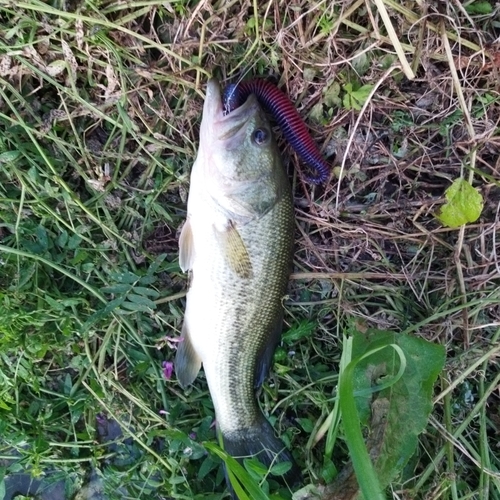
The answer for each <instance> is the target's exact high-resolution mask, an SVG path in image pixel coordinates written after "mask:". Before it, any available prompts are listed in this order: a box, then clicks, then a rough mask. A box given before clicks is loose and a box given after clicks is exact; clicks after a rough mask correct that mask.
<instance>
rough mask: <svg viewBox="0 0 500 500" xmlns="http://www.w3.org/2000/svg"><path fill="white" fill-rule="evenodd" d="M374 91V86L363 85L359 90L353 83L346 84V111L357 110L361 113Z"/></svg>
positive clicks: (344, 100)
mask: <svg viewBox="0 0 500 500" xmlns="http://www.w3.org/2000/svg"><path fill="white" fill-rule="evenodd" d="M372 89H373V85H363V86H362V87H359V88H357V89H355V88H354V86H353V84H352V83H346V84H345V85H344V91H345V93H346V94H345V96H344V99H343V101H342V102H343V104H344V107H345V108H346V109H355V110H356V111H360V110H361V108H362V107H363V105H364V104H365V102H366V100H367V99H368V96H369V95H370V92H371V91H372Z"/></svg>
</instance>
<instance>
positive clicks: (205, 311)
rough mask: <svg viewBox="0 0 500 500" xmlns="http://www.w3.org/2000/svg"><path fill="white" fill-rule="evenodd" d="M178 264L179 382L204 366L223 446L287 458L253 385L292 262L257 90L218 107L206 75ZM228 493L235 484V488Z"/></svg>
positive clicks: (283, 187) (276, 325)
mask: <svg viewBox="0 0 500 500" xmlns="http://www.w3.org/2000/svg"><path fill="white" fill-rule="evenodd" d="M187 212H188V214H187V219H186V222H185V224H184V226H183V229H182V231H181V236H180V241H179V250H180V251H179V263H180V266H181V268H182V269H183V270H185V271H189V272H190V274H191V279H190V287H189V290H188V293H187V297H186V310H185V315H184V324H183V330H182V336H183V342H181V343H180V344H179V347H178V351H177V355H176V360H175V370H176V374H177V378H178V380H179V382H180V384H181V385H182V386H183V387H185V386H187V385H189V384H190V383H192V382H193V381H194V379H195V378H196V376H197V374H198V371H199V369H200V367H201V366H202V365H203V369H204V372H205V376H206V378H207V382H208V386H209V390H210V395H211V397H212V400H213V403H214V408H215V414H216V421H217V428H218V431H219V432H220V434H221V436H222V441H223V444H224V448H225V450H226V451H227V452H228V453H229V454H230V455H232V456H233V457H236V458H239V459H241V458H242V457H246V456H253V455H256V456H257V457H258V459H259V460H261V461H262V462H263V463H264V464H265V465H266V466H271V464H273V463H276V462H279V461H289V462H291V463H292V468H291V470H290V471H289V473H288V474H287V475H285V477H284V480H285V482H286V483H287V484H289V485H291V484H292V483H293V482H295V481H296V479H297V478H298V477H299V475H300V473H299V471H298V468H297V466H296V465H295V463H294V461H293V458H292V455H291V453H290V452H289V451H288V450H286V448H285V446H284V444H283V443H282V441H281V440H280V439H278V438H277V437H276V436H275V435H274V430H273V428H272V426H271V425H270V424H269V422H268V421H267V420H266V418H265V417H264V415H263V414H262V412H261V410H260V409H259V406H258V403H257V400H256V396H255V389H256V387H257V386H259V385H260V384H261V383H262V381H263V379H264V377H265V376H266V374H267V372H268V369H269V367H270V365H271V363H272V356H273V353H274V350H275V348H276V345H277V343H278V342H279V339H280V335H281V328H282V319H283V305H282V300H283V297H284V296H285V294H286V289H287V284H288V280H289V275H290V271H291V265H292V256H293V233H294V215H293V202H292V194H291V188H290V184H289V181H288V179H287V177H286V173H285V170H284V168H283V165H282V163H281V158H280V155H279V152H278V149H277V146H276V143H275V142H274V138H273V137H272V132H271V128H270V125H269V123H268V120H267V118H266V116H265V113H264V112H263V111H262V109H261V107H260V105H259V104H258V102H257V100H256V99H255V96H253V95H252V96H250V97H249V98H248V99H247V101H246V102H245V103H244V104H242V105H241V106H240V107H238V108H237V109H235V110H234V111H232V112H231V113H229V114H227V115H224V113H223V108H222V99H221V93H220V88H219V85H218V83H217V82H216V81H215V80H210V81H209V83H208V87H207V96H206V99H205V104H204V108H203V118H202V123H201V128H200V145H199V149H198V154H197V158H196V161H195V163H194V165H193V169H192V173H191V183H190V190H189V198H188V210H187ZM233 497H234V498H236V497H235V496H234V492H233Z"/></svg>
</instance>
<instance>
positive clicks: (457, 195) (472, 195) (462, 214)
mask: <svg viewBox="0 0 500 500" xmlns="http://www.w3.org/2000/svg"><path fill="white" fill-rule="evenodd" d="M445 196H446V200H447V203H445V204H444V205H443V206H442V207H441V210H440V212H439V213H438V214H437V218H438V219H439V220H440V221H441V222H442V223H443V224H444V225H445V226H448V227H459V226H461V225H463V224H466V223H467V222H475V221H476V220H477V219H479V216H480V215H481V212H482V210H483V197H482V195H481V193H479V192H478V190H477V189H475V188H473V187H472V186H471V185H470V183H469V182H468V181H466V180H465V179H456V180H455V181H454V182H453V184H452V185H451V186H450V187H449V188H448V189H447V190H446V193H445Z"/></svg>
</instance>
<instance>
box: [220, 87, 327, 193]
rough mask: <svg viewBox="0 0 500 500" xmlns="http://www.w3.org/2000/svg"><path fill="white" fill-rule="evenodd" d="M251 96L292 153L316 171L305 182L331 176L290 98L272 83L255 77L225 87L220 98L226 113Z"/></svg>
mask: <svg viewBox="0 0 500 500" xmlns="http://www.w3.org/2000/svg"><path fill="white" fill-rule="evenodd" d="M250 94H255V96H256V97H257V99H258V100H259V102H260V103H261V104H262V105H263V106H264V108H266V110H267V111H268V112H269V113H270V114H271V115H272V116H273V117H274V119H275V120H276V121H277V122H278V125H279V126H280V128H281V130H282V131H283V135H284V136H285V138H286V140H287V141H288V142H289V143H290V145H291V146H292V148H293V149H294V150H295V152H296V153H297V154H298V155H299V157H300V158H301V159H302V160H303V161H304V162H305V163H306V165H307V166H308V167H310V168H311V169H313V170H315V171H316V175H314V176H309V175H308V176H306V179H307V180H308V181H309V182H312V183H313V184H321V183H323V182H325V181H326V180H327V179H328V176H329V175H330V165H328V163H327V162H326V160H325V159H324V158H323V156H322V155H321V153H320V151H319V149H318V147H317V146H316V144H315V143H314V141H313V139H312V137H311V135H310V134H309V131H308V130H307V127H306V124H305V123H304V121H303V120H302V118H301V117H300V115H299V113H298V112H297V110H296V109H295V108H294V106H293V104H292V103H291V102H290V99H288V97H287V96H286V95H285V94H284V93H283V92H281V90H279V89H278V88H277V87H275V86H274V85H273V84H272V83H270V82H268V81H267V80H262V79H260V78H256V79H253V80H247V81H244V82H241V83H238V84H232V85H228V86H227V87H226V88H225V89H224V93H223V97H222V99H223V102H224V107H225V110H226V113H230V112H231V111H233V110H235V109H236V108H237V107H239V106H241V105H242V104H243V103H244V102H245V101H246V99H247V98H248V96H249V95H250Z"/></svg>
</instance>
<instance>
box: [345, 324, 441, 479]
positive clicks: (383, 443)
mask: <svg viewBox="0 0 500 500" xmlns="http://www.w3.org/2000/svg"><path fill="white" fill-rule="evenodd" d="M390 344H394V345H397V346H399V348H400V349H401V350H402V352H403V353H404V356H405V360H406V367H405V370H404V373H403V375H402V376H401V378H400V379H399V380H397V381H396V382H395V383H394V384H392V385H391V386H390V387H386V388H384V389H383V390H381V391H379V392H377V393H375V394H374V395H373V397H371V396H368V395H365V396H363V397H357V398H356V399H357V405H358V409H359V410H360V415H361V420H362V421H363V422H364V423H368V420H369V419H370V422H371V433H372V442H371V443H370V446H369V447H370V448H375V449H378V450H379V453H377V457H376V460H375V469H376V471H377V476H378V478H379V481H380V483H381V485H382V486H383V487H385V486H387V485H388V484H389V483H390V481H391V480H392V479H394V477H395V476H396V475H397V474H398V473H399V472H401V470H402V468H403V467H404V466H405V465H406V463H407V462H408V460H409V459H410V457H411V456H412V455H413V453H414V452H415V449H416V447H417V439H418V435H419V434H420V433H421V432H422V431H423V430H424V429H425V426H426V425H427V420H428V418H429V414H430V412H431V410H432V391H433V386H434V382H435V381H436V379H437V377H438V375H439V373H440V372H441V370H442V369H443V366H444V361H445V349H444V348H443V346H441V345H437V344H432V343H430V342H428V341H426V340H424V339H422V338H418V337H414V336H409V335H402V334H395V333H392V332H384V331H379V330H368V332H366V333H365V334H361V333H356V334H355V335H354V344H353V359H355V358H359V357H360V356H362V355H363V354H366V353H368V352H370V351H373V350H375V349H378V348H380V347H383V346H387V345H390ZM399 368H400V358H399V357H398V356H397V355H396V353H395V351H394V350H393V349H388V348H386V349H380V350H378V351H376V352H374V354H373V355H371V356H367V357H365V358H364V359H363V360H361V361H360V362H359V363H358V365H357V367H356V370H355V376H354V391H355V393H356V392H358V391H363V389H365V390H366V389H368V388H370V387H373V385H380V384H383V383H384V382H385V381H386V380H387V379H388V378H391V377H394V376H395V375H396V374H397V373H398V371H399ZM377 425H378V427H377V429H375V428H374V426H377ZM373 438H375V439H376V440H377V442H373Z"/></svg>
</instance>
